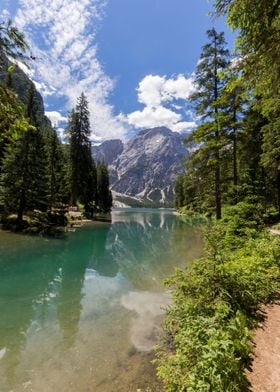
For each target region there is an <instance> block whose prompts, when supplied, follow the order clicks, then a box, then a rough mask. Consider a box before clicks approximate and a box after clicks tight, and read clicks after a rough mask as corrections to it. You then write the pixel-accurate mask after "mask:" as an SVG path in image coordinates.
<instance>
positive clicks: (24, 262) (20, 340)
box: [0, 244, 58, 388]
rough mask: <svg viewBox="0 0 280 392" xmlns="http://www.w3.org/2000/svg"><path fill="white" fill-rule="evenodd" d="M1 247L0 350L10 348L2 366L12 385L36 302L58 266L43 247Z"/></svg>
mask: <svg viewBox="0 0 280 392" xmlns="http://www.w3.org/2000/svg"><path fill="white" fill-rule="evenodd" d="M35 245H36V244H35ZM40 245H41V244H40ZM1 250H2V252H1V261H0V276H1V279H0V349H1V348H2V349H3V348H6V354H5V356H4V357H3V359H2V360H1V363H0V365H1V366H3V371H4V373H5V376H6V379H7V383H8V384H9V386H10V387H12V385H13V382H14V378H15V372H16V368H17V365H18V364H19V362H20V355H21V351H22V350H23V348H24V346H25V343H26V332H27V330H28V328H29V326H30V324H31V321H32V318H33V305H34V302H35V301H36V300H37V299H38V298H40V296H41V294H42V293H43V292H45V291H46V289H47V287H48V284H49V282H50V281H51V280H52V278H53V276H54V275H55V271H56V270H57V268H58V265H57V263H56V262H52V263H49V260H46V258H45V257H44V250H45V249H44V247H43V248H42V247H41V246H40V248H37V247H36V246H35V247H34V246H30V247H28V248H26V247H25V248H23V249H22V250H21V252H14V250H13V249H12V251H11V252H9V251H7V249H4V250H3V249H1ZM0 388H1V385H0Z"/></svg>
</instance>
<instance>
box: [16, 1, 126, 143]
mask: <svg viewBox="0 0 280 392" xmlns="http://www.w3.org/2000/svg"><path fill="white" fill-rule="evenodd" d="M105 5H106V0H79V1H77V0H67V1H65V0H20V1H19V8H18V11H17V14H16V18H15V22H16V24H17V25H18V27H19V28H20V29H22V30H23V31H25V33H26V34H27V38H28V41H29V43H30V46H31V48H32V52H33V55H34V56H35V57H36V61H34V63H33V64H32V66H33V67H34V69H35V76H34V78H33V80H36V81H37V83H40V85H41V87H42V88H41V92H42V93H43V95H44V96H48V95H50V94H53V93H54V92H55V93H56V95H58V94H59V95H61V96H65V97H66V98H67V105H66V108H65V109H67V110H68V109H70V108H71V107H73V106H74V105H75V104H76V99H77V97H78V96H79V95H80V94H81V92H84V93H85V94H86V96H87V98H88V101H89V110H90V112H91V125H92V129H93V138H94V137H102V138H104V139H106V138H107V139H108V138H112V137H114V138H116V137H121V138H122V137H124V136H125V134H126V132H127V129H126V126H125V125H124V124H123V123H121V122H120V121H119V120H118V118H116V117H115V116H114V112H113V107H112V106H111V105H109V104H108V97H109V95H110V93H111V91H112V89H113V87H114V82H113V81H112V80H111V79H110V78H109V77H108V76H107V75H106V74H105V73H104V71H103V69H102V66H101V64H100V62H99V59H98V56H97V45H96V41H95V32H96V26H97V25H98V23H99V22H100V20H101V17H102V13H103V9H104V7H105ZM92 26H95V28H93V27H92Z"/></svg>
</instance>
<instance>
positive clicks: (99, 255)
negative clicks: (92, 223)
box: [89, 224, 119, 277]
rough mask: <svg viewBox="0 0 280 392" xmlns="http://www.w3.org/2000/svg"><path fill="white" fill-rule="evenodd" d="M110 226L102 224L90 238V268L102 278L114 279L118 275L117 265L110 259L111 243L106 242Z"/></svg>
mask: <svg viewBox="0 0 280 392" xmlns="http://www.w3.org/2000/svg"><path fill="white" fill-rule="evenodd" d="M110 228H111V225H108V224H104V225H100V226H99V227H98V230H95V231H94V233H93V236H92V242H93V250H92V256H91V260H90V265H89V267H90V268H93V269H94V270H95V271H97V272H98V273H99V274H100V275H102V276H108V277H114V276H116V275H117V273H118V269H119V268H118V264H117V263H116V261H115V260H114V258H113V257H112V247H113V243H111V242H110V241H107V237H108V233H109V231H110Z"/></svg>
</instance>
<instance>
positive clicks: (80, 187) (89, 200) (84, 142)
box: [68, 93, 96, 213]
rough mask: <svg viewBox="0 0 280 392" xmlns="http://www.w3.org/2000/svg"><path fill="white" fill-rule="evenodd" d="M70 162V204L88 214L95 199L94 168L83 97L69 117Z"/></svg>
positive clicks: (86, 103)
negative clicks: (79, 203) (77, 206)
mask: <svg viewBox="0 0 280 392" xmlns="http://www.w3.org/2000/svg"><path fill="white" fill-rule="evenodd" d="M68 132H69V136H70V138H69V139H70V161H71V203H72V204H73V205H76V204H77V202H78V201H79V202H81V203H82V204H83V205H84V207H85V211H86V213H90V211H91V210H92V205H93V203H94V202H95V199H96V166H95V162H94V160H93V158H92V154H91V142H90V122H89V111H88V102H87V99H86V97H85V95H84V94H83V93H82V95H81V96H80V97H79V98H78V100H77V105H76V109H75V110H73V111H72V112H71V113H70V115H69V125H68Z"/></svg>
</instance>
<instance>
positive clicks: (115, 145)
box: [92, 139, 124, 165]
mask: <svg viewBox="0 0 280 392" xmlns="http://www.w3.org/2000/svg"><path fill="white" fill-rule="evenodd" d="M123 148H124V146H123V142H122V141H121V140H119V139H114V140H106V141H105V142H103V143H102V144H100V145H99V146H93V147H92V154H93V156H94V159H95V161H96V162H103V161H104V162H106V164H107V165H111V164H112V163H113V162H114V161H115V160H116V159H117V158H118V156H119V155H120V154H121V153H122V152H123Z"/></svg>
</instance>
